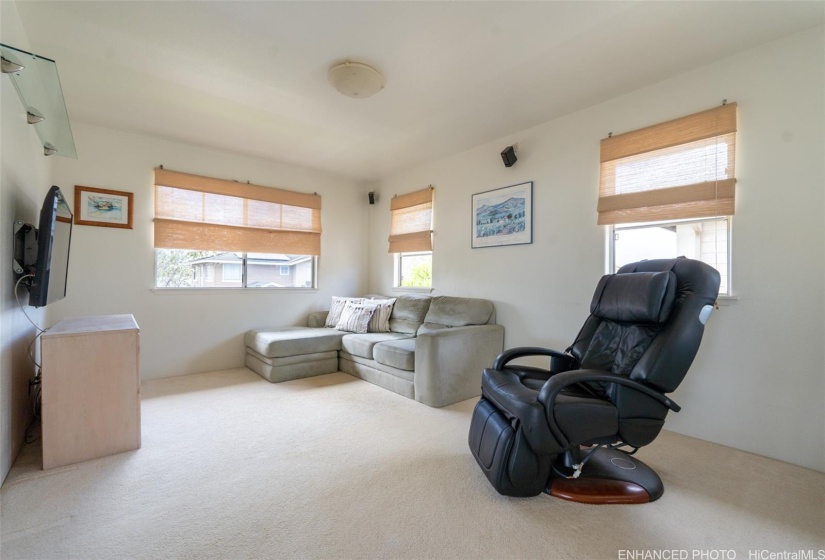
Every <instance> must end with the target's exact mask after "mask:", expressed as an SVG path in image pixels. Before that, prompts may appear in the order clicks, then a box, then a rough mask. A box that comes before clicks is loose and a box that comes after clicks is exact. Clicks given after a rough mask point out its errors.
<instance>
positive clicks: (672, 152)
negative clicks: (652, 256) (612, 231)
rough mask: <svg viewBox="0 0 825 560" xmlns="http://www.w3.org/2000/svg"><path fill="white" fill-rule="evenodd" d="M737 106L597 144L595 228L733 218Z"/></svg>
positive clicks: (629, 133) (698, 114) (721, 108)
mask: <svg viewBox="0 0 825 560" xmlns="http://www.w3.org/2000/svg"><path fill="white" fill-rule="evenodd" d="M735 151H736V103H730V104H727V105H722V106H721V107H717V108H715V109H711V110H709V111H703V112H701V113H696V114H694V115H689V116H687V117H682V118H680V119H675V120H672V121H668V122H665V123H661V124H657V125H654V126H649V127H647V128H642V129H639V130H634V131H632V132H627V133H625V134H620V135H618V136H613V137H610V138H605V139H604V140H602V141H601V174H600V182H599V206H598V212H599V224H621V223H628V222H652V221H659V220H677V219H683V218H704V217H709V216H730V215H733V212H734V193H735V188H734V187H735V184H736V178H735V175H734V154H735Z"/></svg>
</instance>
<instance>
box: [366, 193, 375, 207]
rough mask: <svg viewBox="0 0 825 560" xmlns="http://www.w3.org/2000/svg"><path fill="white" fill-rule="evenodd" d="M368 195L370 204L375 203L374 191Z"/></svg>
mask: <svg viewBox="0 0 825 560" xmlns="http://www.w3.org/2000/svg"><path fill="white" fill-rule="evenodd" d="M368 196H369V199H370V204H375V192H374V191H371V192H370V193H369V195H368Z"/></svg>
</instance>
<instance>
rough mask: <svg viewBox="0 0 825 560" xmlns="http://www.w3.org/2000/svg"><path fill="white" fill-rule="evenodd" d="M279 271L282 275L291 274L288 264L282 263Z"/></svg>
mask: <svg viewBox="0 0 825 560" xmlns="http://www.w3.org/2000/svg"><path fill="white" fill-rule="evenodd" d="M279 271H280V274H281V276H289V267H288V266H283V265H281V267H280V268H279Z"/></svg>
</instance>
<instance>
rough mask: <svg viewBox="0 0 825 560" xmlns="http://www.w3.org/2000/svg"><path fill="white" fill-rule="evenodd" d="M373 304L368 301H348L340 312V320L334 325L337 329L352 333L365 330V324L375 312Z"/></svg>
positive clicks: (367, 323) (366, 324)
mask: <svg viewBox="0 0 825 560" xmlns="http://www.w3.org/2000/svg"><path fill="white" fill-rule="evenodd" d="M375 309H376V307H375V305H372V304H369V303H353V302H351V301H348V302H347V304H346V306H345V307H344V310H343V311H342V312H341V320H340V321H338V324H337V325H335V328H336V329H337V330H339V331H347V332H353V333H359V334H361V333H365V332H367V326H368V325H369V323H370V319H371V318H372V315H373V313H375Z"/></svg>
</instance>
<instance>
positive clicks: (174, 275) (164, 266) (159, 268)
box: [155, 249, 220, 288]
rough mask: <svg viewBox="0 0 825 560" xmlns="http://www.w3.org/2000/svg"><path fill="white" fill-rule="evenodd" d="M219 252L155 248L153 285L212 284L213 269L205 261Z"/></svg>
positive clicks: (184, 286)
mask: <svg viewBox="0 0 825 560" xmlns="http://www.w3.org/2000/svg"><path fill="white" fill-rule="evenodd" d="M219 254H220V253H218V252H215V251H186V250H182V249H156V250H155V286H156V287H158V288H195V287H203V286H206V285H209V284H212V283H214V278H215V270H214V268H213V267H212V266H211V265H207V264H206V263H207V262H208V259H209V258H211V257H214V256H216V255H219ZM196 263H199V264H196Z"/></svg>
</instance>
